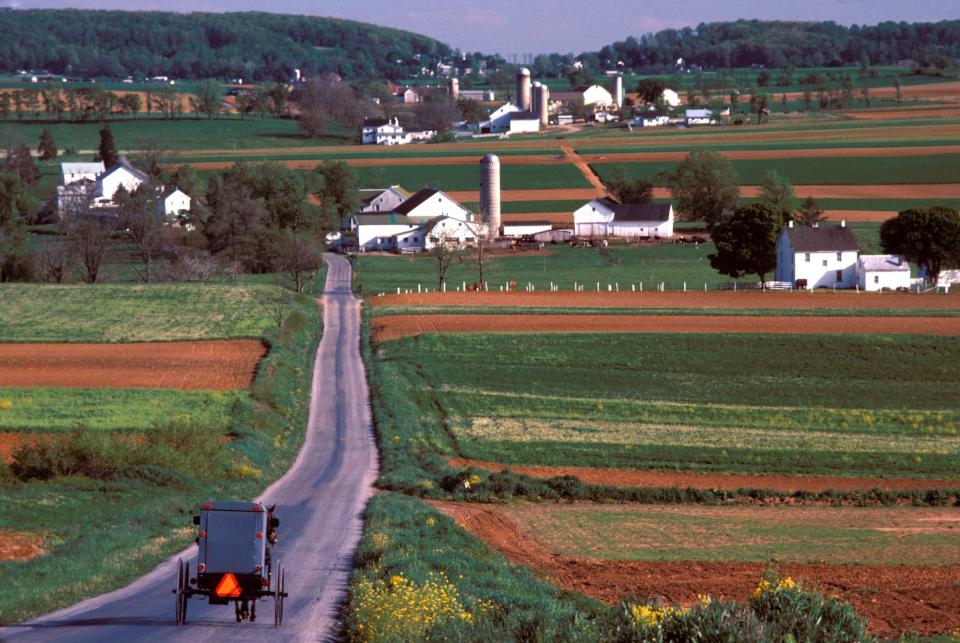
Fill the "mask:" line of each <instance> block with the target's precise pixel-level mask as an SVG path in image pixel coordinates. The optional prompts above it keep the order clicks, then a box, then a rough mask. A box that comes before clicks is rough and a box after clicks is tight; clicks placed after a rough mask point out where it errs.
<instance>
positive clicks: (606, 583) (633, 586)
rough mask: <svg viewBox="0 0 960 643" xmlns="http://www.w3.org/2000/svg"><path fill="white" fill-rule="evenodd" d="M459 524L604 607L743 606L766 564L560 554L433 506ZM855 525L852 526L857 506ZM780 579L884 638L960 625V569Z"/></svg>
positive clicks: (511, 526)
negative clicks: (717, 602)
mask: <svg viewBox="0 0 960 643" xmlns="http://www.w3.org/2000/svg"><path fill="white" fill-rule="evenodd" d="M430 504H431V505H433V506H434V507H436V508H437V509H439V510H440V511H442V512H443V513H445V514H446V515H448V516H450V517H451V518H452V519H453V520H454V521H456V522H457V524H458V525H460V526H461V527H463V528H464V529H466V530H468V531H470V532H471V533H472V534H474V535H475V536H477V537H478V538H480V539H482V540H483V541H485V542H486V543H487V544H489V545H490V546H492V547H494V548H495V549H497V550H499V551H500V552H501V553H502V554H503V555H504V556H506V557H507V558H508V559H509V560H510V561H511V562H514V563H517V564H520V565H527V566H529V567H532V568H533V569H535V570H536V571H538V572H539V573H540V574H542V575H543V576H544V577H546V578H547V579H548V580H549V581H551V582H553V583H555V584H556V585H558V586H560V587H562V588H563V589H568V590H572V591H576V592H581V593H583V594H586V595H588V596H592V597H594V598H596V599H598V600H601V601H603V602H605V603H609V604H616V603H617V602H618V601H619V600H621V599H623V598H627V597H631V596H639V597H646V596H660V597H663V599H665V600H666V601H667V602H668V603H674V604H681V605H691V604H693V603H694V602H695V601H696V600H697V595H698V594H708V595H710V596H713V597H714V598H723V599H735V600H738V601H746V600H747V599H748V598H749V596H750V593H751V592H752V591H753V589H754V588H755V587H756V586H757V582H758V581H759V579H760V577H761V576H762V575H763V573H764V572H765V571H766V569H767V568H768V567H769V565H768V564H766V563H737V562H733V563H730V562H704V561H683V562H658V561H655V562H648V561H617V560H601V559H595V558H585V557H570V556H562V555H559V554H555V553H553V552H550V551H548V550H547V549H546V548H544V547H543V546H541V545H540V544H539V543H537V542H536V540H535V539H534V538H533V537H532V535H531V534H528V533H526V532H525V531H524V529H523V527H522V526H521V525H519V524H518V523H517V522H516V521H514V520H513V519H512V518H511V517H510V516H508V515H507V514H506V512H505V511H504V510H503V509H501V508H499V507H494V506H491V505H481V504H475V503H457V502H443V501H433V502H431V503H430ZM837 511H851V516H850V520H851V522H852V521H855V520H856V515H855V513H852V512H854V511H855V509H850V510H846V509H842V508H838V509H837ZM779 570H780V573H781V574H782V575H785V576H791V577H792V578H794V579H796V580H803V581H804V582H805V583H807V584H810V583H812V584H814V585H816V586H817V587H818V588H819V589H820V590H821V591H823V592H825V593H827V594H830V595H834V596H839V597H840V598H842V599H844V600H846V601H849V602H850V603H852V604H853V605H854V607H855V608H856V609H857V612H858V613H859V614H860V615H861V616H864V617H866V618H867V621H868V625H869V628H870V630H871V631H872V632H873V633H874V634H876V635H878V636H882V637H895V636H897V635H899V634H900V632H904V631H907V632H911V631H912V632H917V633H918V634H921V635H932V634H940V633H945V632H950V631H952V630H954V629H956V628H958V627H960V566H952V567H920V566H911V565H896V566H892V565H891V566H879V565H851V564H843V565H834V564H793V563H791V564H781V565H779Z"/></svg>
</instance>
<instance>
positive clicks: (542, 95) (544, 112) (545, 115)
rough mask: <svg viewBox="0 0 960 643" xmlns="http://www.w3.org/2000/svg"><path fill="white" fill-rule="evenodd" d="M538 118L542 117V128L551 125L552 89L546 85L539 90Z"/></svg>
mask: <svg viewBox="0 0 960 643" xmlns="http://www.w3.org/2000/svg"><path fill="white" fill-rule="evenodd" d="M537 116H539V117H540V127H546V126H547V125H548V124H549V123H550V88H549V87H547V86H546V84H542V85H540V87H538V88H537Z"/></svg>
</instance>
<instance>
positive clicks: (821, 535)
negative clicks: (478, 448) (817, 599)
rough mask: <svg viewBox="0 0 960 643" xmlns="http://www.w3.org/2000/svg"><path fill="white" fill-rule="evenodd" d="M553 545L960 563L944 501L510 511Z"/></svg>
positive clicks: (599, 553) (582, 551)
mask: <svg viewBox="0 0 960 643" xmlns="http://www.w3.org/2000/svg"><path fill="white" fill-rule="evenodd" d="M507 511H508V513H509V515H510V516H511V517H512V518H514V519H516V520H518V521H519V522H520V523H521V524H522V525H524V527H525V529H526V532H527V533H530V534H534V538H535V539H536V540H537V541H538V542H540V543H541V544H542V545H544V546H546V547H547V548H549V550H550V551H552V552H557V553H558V554H560V555H566V556H589V557H591V558H600V559H606V560H656V561H660V560H667V561H682V560H690V561H693V560H698V561H699V560H716V561H736V562H754V563H769V562H770V561H773V560H775V561H778V562H780V563H784V564H789V563H827V564H868V565H898V564H904V563H909V564H911V565H931V566H941V565H957V564H960V548H958V547H957V546H956V541H955V536H954V535H953V533H952V530H951V520H950V518H949V517H948V516H945V515H944V510H943V509H940V508H928V507H920V508H907V507H895V508H887V507H884V508H873V507H857V508H852V509H847V508H836V507H789V506H781V507H765V508H758V507H720V508H717V507H697V506H682V507H653V506H644V505H632V506H619V507H599V506H589V505H585V506H573V507H569V506H563V507H558V506H555V505H554V506H551V505H548V506H530V505H520V506H515V507H512V508H510V509H508V510H507Z"/></svg>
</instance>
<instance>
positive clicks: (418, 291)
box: [417, 284, 420, 294]
mask: <svg viewBox="0 0 960 643" xmlns="http://www.w3.org/2000/svg"><path fill="white" fill-rule="evenodd" d="M419 293H420V284H417V294H419Z"/></svg>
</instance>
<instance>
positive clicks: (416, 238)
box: [349, 188, 483, 252]
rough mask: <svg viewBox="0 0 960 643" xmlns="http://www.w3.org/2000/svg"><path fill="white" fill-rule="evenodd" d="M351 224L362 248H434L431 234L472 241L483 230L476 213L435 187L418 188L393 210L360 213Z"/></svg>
mask: <svg viewBox="0 0 960 643" xmlns="http://www.w3.org/2000/svg"><path fill="white" fill-rule="evenodd" d="M460 224H464V225H460ZM438 226H439V227H438ZM349 227H350V229H352V230H354V231H356V235H357V247H358V248H359V249H360V250H361V251H371V250H382V251H389V252H420V251H424V250H430V249H431V248H433V244H434V243H435V242H433V241H431V239H430V237H431V236H432V237H435V238H443V239H447V240H453V241H455V242H456V243H458V244H469V243H473V242H474V241H475V240H476V239H477V238H478V235H479V234H481V233H482V232H483V230H481V228H482V227H483V226H482V225H481V224H478V223H476V222H474V215H473V213H472V212H470V211H469V210H467V209H466V208H465V207H463V206H462V205H460V204H459V203H458V202H457V201H456V200H455V199H452V198H451V197H450V196H448V195H447V194H445V193H444V192H443V191H442V190H435V189H433V188H423V189H421V190H419V191H417V192H416V193H415V194H413V195H412V196H410V197H409V198H407V199H405V200H404V201H403V202H402V203H400V205H398V206H396V207H394V208H393V210H392V211H391V212H386V213H383V212H381V213H375V212H370V211H362V212H358V213H356V214H354V215H353V216H352V217H351V221H350V226H349Z"/></svg>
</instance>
